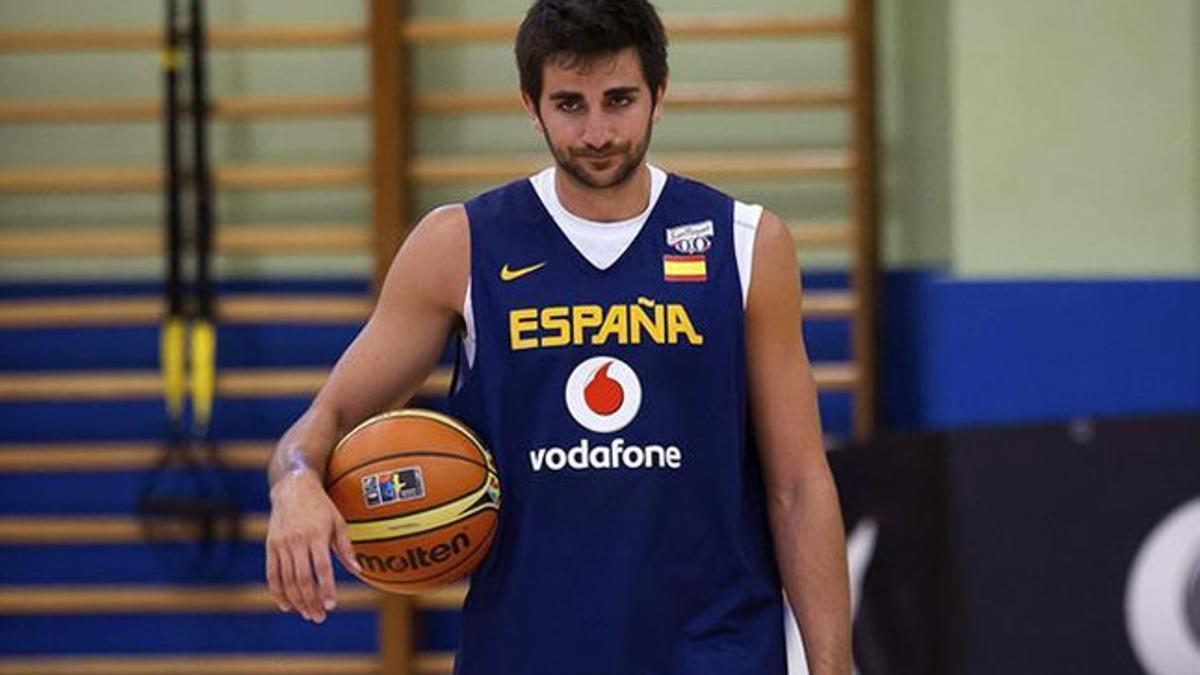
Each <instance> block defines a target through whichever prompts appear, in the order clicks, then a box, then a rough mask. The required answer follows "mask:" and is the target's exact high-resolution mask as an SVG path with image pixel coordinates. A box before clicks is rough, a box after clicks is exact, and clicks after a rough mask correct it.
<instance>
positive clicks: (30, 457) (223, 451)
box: [0, 442, 274, 473]
mask: <svg viewBox="0 0 1200 675" xmlns="http://www.w3.org/2000/svg"><path fill="white" fill-rule="evenodd" d="M273 450H274V445H273V444H272V443H249V442H239V443H234V442H222V443H220V444H218V445H217V451H218V453H219V454H220V457H221V460H222V461H223V462H224V463H225V466H226V467H228V468H230V469H243V470H245V469H251V470H256V469H262V468H264V467H266V465H267V461H268V459H269V458H270V456H271V452H272V451H273ZM163 451H164V447H163V445H162V444H157V443H88V444H78V443H72V444H63V443H57V444H50V443H47V444H3V445H0V472H7V473H19V472H46V471H54V472H57V473H76V472H80V473H88V472H95V471H140V470H143V469H146V468H149V467H151V466H153V465H154V464H155V462H157V461H158V460H159V458H160V457H161V456H162V453H163Z"/></svg>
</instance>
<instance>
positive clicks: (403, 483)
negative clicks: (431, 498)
mask: <svg viewBox="0 0 1200 675" xmlns="http://www.w3.org/2000/svg"><path fill="white" fill-rule="evenodd" d="M362 490H363V498H364V499H366V501H367V508H369V509H373V508H375V507H377V506H384V505H386V504H392V503H394V502H407V501H412V500H414V499H421V498H422V497H424V496H425V478H424V476H422V475H421V467H419V466H406V467H404V468H403V469H398V470H396V471H387V472H385V473H375V474H371V475H370V476H363V479H362Z"/></svg>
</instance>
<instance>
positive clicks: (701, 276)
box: [663, 255, 708, 281]
mask: <svg viewBox="0 0 1200 675" xmlns="http://www.w3.org/2000/svg"><path fill="white" fill-rule="evenodd" d="M663 280H664V281H707V280H708V265H707V263H706V262H705V261H704V256H702V255H664V256H663Z"/></svg>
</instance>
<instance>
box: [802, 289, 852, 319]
mask: <svg viewBox="0 0 1200 675" xmlns="http://www.w3.org/2000/svg"><path fill="white" fill-rule="evenodd" d="M801 302H802V306H803V312H804V318H805V319H849V318H851V317H852V316H853V315H854V310H855V309H856V308H857V307H858V303H857V302H856V298H855V296H854V293H853V292H851V291H825V290H812V291H805V292H804V297H803V299H802V300H801Z"/></svg>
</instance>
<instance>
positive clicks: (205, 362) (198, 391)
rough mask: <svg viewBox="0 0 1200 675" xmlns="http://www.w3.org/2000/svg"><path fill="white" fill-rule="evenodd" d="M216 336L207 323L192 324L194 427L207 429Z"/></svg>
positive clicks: (214, 375)
mask: <svg viewBox="0 0 1200 675" xmlns="http://www.w3.org/2000/svg"><path fill="white" fill-rule="evenodd" d="M216 353H217V335H216V332H215V331H214V330H213V325H212V324H211V323H209V322H207V321H197V322H195V323H194V324H192V406H193V408H192V416H193V419H194V420H195V423H196V426H197V427H199V428H201V429H207V428H208V422H209V420H210V419H212V408H213V396H214V395H215V394H216V388H217V382H216V379H217V368H216V362H215V361H216Z"/></svg>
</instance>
